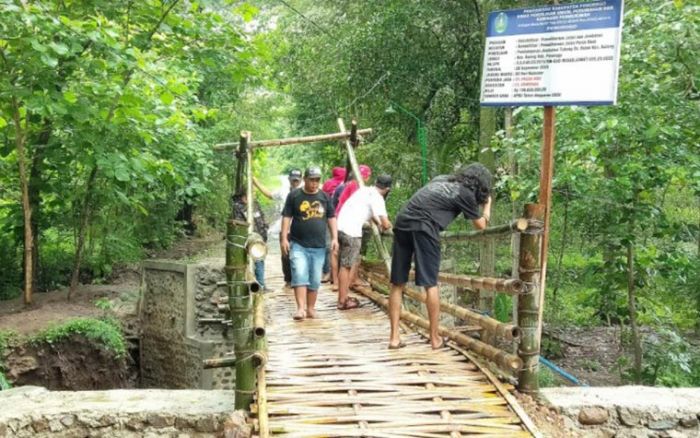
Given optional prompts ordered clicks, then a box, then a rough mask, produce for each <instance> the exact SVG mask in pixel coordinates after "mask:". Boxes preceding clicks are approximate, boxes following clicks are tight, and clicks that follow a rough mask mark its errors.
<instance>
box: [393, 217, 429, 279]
mask: <svg viewBox="0 0 700 438" xmlns="http://www.w3.org/2000/svg"><path fill="white" fill-rule="evenodd" d="M412 260H413V261H415V265H416V286H424V287H431V286H437V278H438V273H439V272H440V241H439V240H438V239H436V238H434V237H433V236H431V235H430V234H428V233H426V232H423V231H404V230H397V229H394V245H393V247H392V250H391V283H392V284H405V283H408V274H409V272H410V271H411V261H412Z"/></svg>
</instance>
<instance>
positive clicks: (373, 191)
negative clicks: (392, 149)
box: [338, 175, 391, 310]
mask: <svg viewBox="0 0 700 438" xmlns="http://www.w3.org/2000/svg"><path fill="white" fill-rule="evenodd" d="M389 190H391V177H390V176H389V175H379V176H378V177H377V180H376V181H375V182H374V187H362V188H360V189H359V190H357V191H356V192H355V193H354V194H353V195H352V196H351V197H350V198H349V199H348V200H347V202H346V203H345V206H344V207H343V209H342V210H341V212H340V214H339V215H338V242H339V243H340V271H339V273H338V279H339V283H340V288H339V291H338V309H339V310H348V309H354V308H356V307H357V306H358V305H359V302H358V301H357V300H356V299H355V298H352V297H348V292H349V291H350V279H351V270H352V268H353V267H355V266H356V265H357V264H358V263H359V261H360V247H361V245H362V226H363V225H364V224H365V222H367V221H368V220H374V221H376V222H378V223H379V226H380V227H381V229H382V230H384V231H386V230H388V229H390V228H391V222H389V217H388V215H387V213H386V204H385V202H384V199H385V198H386V196H387V195H388V194H389Z"/></svg>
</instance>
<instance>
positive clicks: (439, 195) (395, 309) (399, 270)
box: [389, 163, 492, 349]
mask: <svg viewBox="0 0 700 438" xmlns="http://www.w3.org/2000/svg"><path fill="white" fill-rule="evenodd" d="M491 181H492V177H491V173H490V172H489V171H488V169H486V167H484V166H482V165H481V164H478V163H473V164H470V165H468V166H464V167H462V168H461V169H459V170H458V171H457V172H455V173H454V174H453V175H440V176H438V177H435V178H434V179H433V180H432V181H430V182H429V183H428V184H427V185H425V186H424V187H423V188H421V189H420V190H418V191H417V192H416V193H414V194H413V196H412V197H411V199H410V200H409V201H408V202H407V203H406V204H405V205H404V206H403V207H402V208H401V210H400V211H399V214H398V215H397V216H396V223H395V225H394V245H393V248H392V260H391V294H390V295H389V320H390V322H391V333H390V335H389V348H390V349H395V348H401V347H403V346H404V344H403V343H402V342H401V339H400V337H399V318H400V316H401V301H402V297H403V289H404V286H405V285H406V283H407V282H408V276H409V272H410V270H411V261H412V260H415V265H416V286H423V287H424V288H425V292H426V297H427V300H426V306H427V308H428V317H429V319H430V343H431V345H432V347H433V349H438V348H441V347H442V346H443V343H444V341H443V340H442V339H441V338H440V336H439V333H438V324H439V320H440V292H439V290H438V286H437V277H438V272H439V269H440V255H441V254H440V232H441V231H443V230H444V229H445V228H447V226H448V225H449V224H450V223H451V222H452V221H453V220H454V219H455V218H456V217H457V216H458V215H459V214H460V213H461V214H462V215H464V218H465V219H467V220H471V221H472V224H473V225H474V227H475V228H477V229H479V230H481V229H484V228H486V225H487V224H488V222H489V219H490V217H491V195H490V193H491V184H492V183H491ZM479 206H483V211H482V213H479Z"/></svg>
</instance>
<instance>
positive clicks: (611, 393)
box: [541, 386, 700, 438]
mask: <svg viewBox="0 0 700 438" xmlns="http://www.w3.org/2000/svg"><path fill="white" fill-rule="evenodd" d="M541 395H542V396H543V397H544V399H545V400H546V401H547V402H548V403H549V404H550V405H552V406H553V407H554V408H555V409H557V410H558V411H559V412H560V413H561V414H563V415H564V416H565V419H566V420H567V423H568V424H567V425H568V426H569V427H570V428H571V429H573V430H578V431H579V432H581V433H582V435H583V436H586V437H600V438H603V437H606V438H607V437H616V438H652V437H653V438H657V437H658V438H667V437H668V438H674V437H699V436H700V425H699V424H700V388H655V387H646V386H619V387H606V388H601V387H599V388H545V389H542V390H541Z"/></svg>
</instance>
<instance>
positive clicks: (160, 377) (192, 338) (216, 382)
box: [139, 261, 234, 389]
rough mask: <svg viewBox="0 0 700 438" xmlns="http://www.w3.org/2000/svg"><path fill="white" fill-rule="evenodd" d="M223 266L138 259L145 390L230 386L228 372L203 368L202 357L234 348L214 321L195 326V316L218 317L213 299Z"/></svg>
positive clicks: (220, 292) (219, 290)
mask: <svg viewBox="0 0 700 438" xmlns="http://www.w3.org/2000/svg"><path fill="white" fill-rule="evenodd" d="M224 279H225V276H224V273H223V266H214V265H209V264H182V263H173V262H167V261H147V262H144V263H143V274H142V287H141V294H142V295H141V299H140V303H139V317H140V322H141V346H140V355H141V357H140V365H141V386H142V387H147V388H172V389H179V388H182V389H184V388H200V389H232V388H233V384H234V382H233V378H232V374H233V373H232V370H230V369H228V368H220V369H214V370H204V369H203V368H202V361H203V360H204V359H208V358H211V357H220V356H222V355H224V354H225V353H228V352H231V351H233V341H232V340H229V339H227V337H226V335H227V333H226V332H225V331H224V330H223V328H222V327H221V326H218V325H199V324H198V323H197V320H198V318H217V317H219V313H218V311H217V309H216V301H217V297H218V296H220V295H223V294H225V289H224V288H223V287H220V286H218V285H217V283H218V282H220V281H223V280H224Z"/></svg>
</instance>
